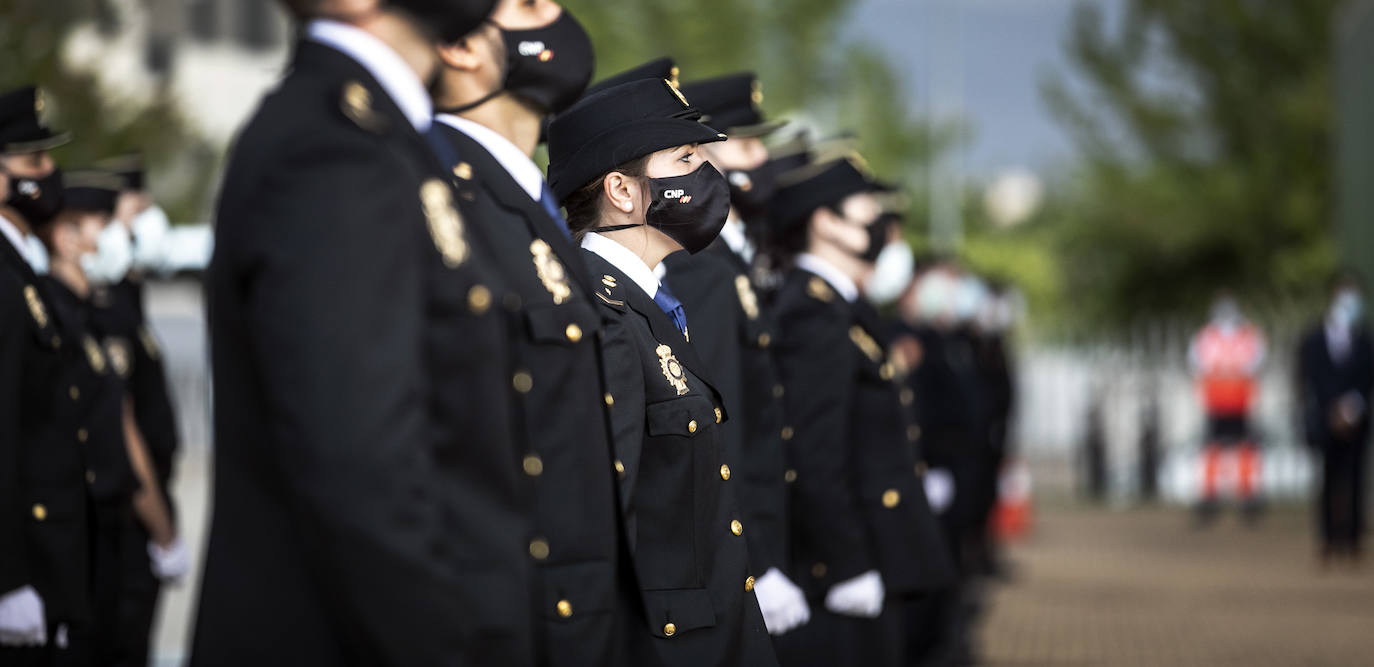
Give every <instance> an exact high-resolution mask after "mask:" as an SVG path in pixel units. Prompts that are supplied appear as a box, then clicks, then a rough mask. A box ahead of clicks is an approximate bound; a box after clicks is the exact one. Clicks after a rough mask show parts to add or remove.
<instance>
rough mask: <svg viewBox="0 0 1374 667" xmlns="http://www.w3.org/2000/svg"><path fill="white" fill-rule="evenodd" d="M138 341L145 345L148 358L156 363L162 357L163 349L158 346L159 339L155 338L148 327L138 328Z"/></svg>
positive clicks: (144, 349)
mask: <svg viewBox="0 0 1374 667" xmlns="http://www.w3.org/2000/svg"><path fill="white" fill-rule="evenodd" d="M138 340H139V342H140V343H143V351H144V352H147V353H148V358H150V359H152V360H154V361H156V360H157V358H158V357H160V356H162V347H161V346H159V345H158V344H157V339H156V338H154V337H153V332H151V331H149V330H148V327H147V326H140V327H139V328H138Z"/></svg>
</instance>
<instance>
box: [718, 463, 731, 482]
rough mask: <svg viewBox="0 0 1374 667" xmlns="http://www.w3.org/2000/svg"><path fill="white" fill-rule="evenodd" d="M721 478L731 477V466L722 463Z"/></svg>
mask: <svg viewBox="0 0 1374 667" xmlns="http://www.w3.org/2000/svg"><path fill="white" fill-rule="evenodd" d="M720 478H721V479H730V466H728V465H725V464H724V463H722V464H720Z"/></svg>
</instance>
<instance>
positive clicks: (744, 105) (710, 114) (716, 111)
mask: <svg viewBox="0 0 1374 667" xmlns="http://www.w3.org/2000/svg"><path fill="white" fill-rule="evenodd" d="M682 94H683V95H686V96H687V98H688V99H690V100H692V104H695V105H696V106H697V108H698V109H701V113H702V114H703V115H704V117H705V121H706V122H708V123H710V124H711V125H712V127H718V128H720V129H722V130H724V131H725V132H726V133H727V134H729V135H730V136H732V137H762V136H765V135H767V134H770V133H772V132H774V131H776V130H777V129H778V128H780V127H782V126H784V125H786V124H787V121H773V122H768V121H766V120H764V117H763V111H762V110H761V109H760V108H759V105H760V104H763V84H761V83H759V79H758V77H757V76H754V73H753V72H740V73H737V74H727V75H725V76H719V77H716V78H713V79H702V80H700V81H693V82H691V83H688V84H685V85H683V86H682Z"/></svg>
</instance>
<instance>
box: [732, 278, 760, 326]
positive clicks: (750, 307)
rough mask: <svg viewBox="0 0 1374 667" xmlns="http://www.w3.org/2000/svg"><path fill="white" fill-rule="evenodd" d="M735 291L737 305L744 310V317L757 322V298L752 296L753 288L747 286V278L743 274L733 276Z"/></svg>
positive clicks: (754, 295)
mask: <svg viewBox="0 0 1374 667" xmlns="http://www.w3.org/2000/svg"><path fill="white" fill-rule="evenodd" d="M735 291H736V292H738V293H739V305H740V307H741V308H743V309H744V315H745V316H746V317H748V318H749V319H751V320H757V319H758V318H759V298H758V295H756V294H754V287H753V286H752V285H750V284H749V276H746V275H744V274H743V273H741V274H739V275H737V276H735Z"/></svg>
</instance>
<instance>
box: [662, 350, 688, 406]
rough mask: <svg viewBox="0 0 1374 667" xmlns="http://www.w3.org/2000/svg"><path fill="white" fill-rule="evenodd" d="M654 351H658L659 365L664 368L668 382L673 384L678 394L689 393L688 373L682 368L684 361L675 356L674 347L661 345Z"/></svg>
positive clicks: (664, 375) (664, 374)
mask: <svg viewBox="0 0 1374 667" xmlns="http://www.w3.org/2000/svg"><path fill="white" fill-rule="evenodd" d="M654 352H656V353H658V366H659V368H660V369H662V370H663V377H665V378H667V380H668V384H670V385H673V388H674V389H676V390H677V395H678V396H681V395H683V394H685V393H687V373H686V372H684V371H683V370H682V362H680V361H678V360H677V357H675V356H673V348H671V347H668V346H667V345H659V346H658V349H656V350H654Z"/></svg>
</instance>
